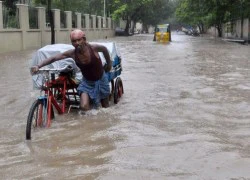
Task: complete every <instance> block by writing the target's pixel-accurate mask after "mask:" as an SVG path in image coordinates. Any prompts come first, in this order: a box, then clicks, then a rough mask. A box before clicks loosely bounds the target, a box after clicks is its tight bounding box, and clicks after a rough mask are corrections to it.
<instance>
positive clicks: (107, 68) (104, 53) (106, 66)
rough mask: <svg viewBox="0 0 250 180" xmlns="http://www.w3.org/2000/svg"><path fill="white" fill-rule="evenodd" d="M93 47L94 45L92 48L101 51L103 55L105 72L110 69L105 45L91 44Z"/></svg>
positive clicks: (110, 63)
mask: <svg viewBox="0 0 250 180" xmlns="http://www.w3.org/2000/svg"><path fill="white" fill-rule="evenodd" d="M93 47H94V49H95V50H96V51H98V52H102V53H103V55H104V57H105V59H106V63H107V64H106V65H105V67H104V69H105V71H106V72H109V71H110V70H111V68H112V61H111V59H110V55H109V52H108V49H107V48H106V47H105V46H103V45H99V44H98V45H93Z"/></svg>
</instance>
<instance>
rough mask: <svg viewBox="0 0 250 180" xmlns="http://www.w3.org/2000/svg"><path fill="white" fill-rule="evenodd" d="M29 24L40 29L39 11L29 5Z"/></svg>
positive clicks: (31, 27) (32, 27)
mask: <svg viewBox="0 0 250 180" xmlns="http://www.w3.org/2000/svg"><path fill="white" fill-rule="evenodd" d="M29 25H30V29H38V11H37V9H36V8H34V7H30V6H29Z"/></svg>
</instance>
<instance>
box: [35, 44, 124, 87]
mask: <svg viewBox="0 0 250 180" xmlns="http://www.w3.org/2000/svg"><path fill="white" fill-rule="evenodd" d="M90 44H100V45H103V46H105V47H106V48H107V49H108V51H109V53H110V57H111V60H112V69H111V71H110V72H108V73H107V75H108V79H109V81H111V80H112V79H114V78H116V77H117V76H119V75H120V74H121V71H122V68H121V58H120V54H119V52H118V50H117V48H116V45H115V43H114V42H104V43H101V42H90ZM71 49H74V46H72V45H69V44H53V45H47V46H44V47H42V48H40V49H39V50H38V51H36V53H35V54H34V55H33V57H32V60H31V66H34V65H37V64H39V63H40V62H42V61H43V60H45V59H47V58H49V57H51V56H54V55H56V54H58V53H62V52H65V51H68V50H71ZM99 55H100V57H101V60H102V64H103V66H104V65H105V63H106V60H105V58H104V55H103V53H101V52H100V53H99ZM68 65H70V66H71V67H72V68H73V69H74V78H75V80H76V81H77V82H80V81H81V79H82V73H81V71H80V69H79V68H78V67H77V66H76V64H75V61H74V60H73V59H72V58H66V59H63V60H60V61H56V62H53V63H52V64H49V65H47V66H45V68H49V69H62V68H63V67H65V66H68ZM43 78H44V76H43V75H42V74H35V75H33V76H32V81H33V87H34V88H35V89H40V88H41V87H42V85H43V82H44V79H43Z"/></svg>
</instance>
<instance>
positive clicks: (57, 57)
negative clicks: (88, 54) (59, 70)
mask: <svg viewBox="0 0 250 180" xmlns="http://www.w3.org/2000/svg"><path fill="white" fill-rule="evenodd" d="M73 54H74V50H69V51H66V52H64V53H60V54H57V55H55V56H51V57H49V58H48V59H45V60H44V61H42V62H41V63H40V64H37V65H36V66H33V67H31V69H30V70H31V73H32V74H33V73H36V72H37V71H38V70H39V68H41V67H43V66H46V65H48V64H51V63H53V62H55V61H59V60H62V59H65V58H69V57H71V58H73Z"/></svg>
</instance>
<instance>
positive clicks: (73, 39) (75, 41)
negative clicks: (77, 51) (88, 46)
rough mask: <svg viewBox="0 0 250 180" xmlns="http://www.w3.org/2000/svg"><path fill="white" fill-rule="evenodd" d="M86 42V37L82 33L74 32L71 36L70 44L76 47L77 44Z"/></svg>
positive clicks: (81, 44)
mask: <svg viewBox="0 0 250 180" xmlns="http://www.w3.org/2000/svg"><path fill="white" fill-rule="evenodd" d="M85 42H86V38H85V37H83V36H82V34H74V35H72V36H71V43H72V45H73V46H74V47H75V48H77V47H78V46H83V45H84V44H85Z"/></svg>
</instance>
